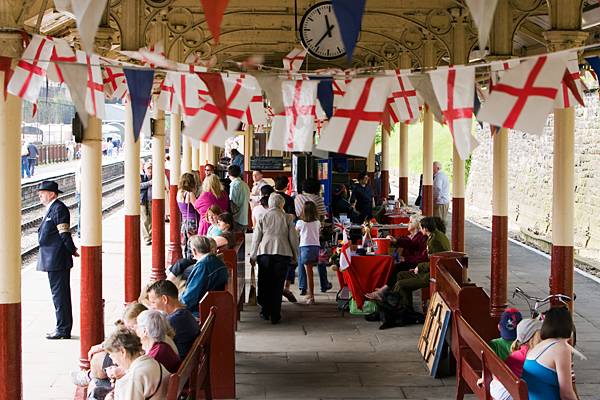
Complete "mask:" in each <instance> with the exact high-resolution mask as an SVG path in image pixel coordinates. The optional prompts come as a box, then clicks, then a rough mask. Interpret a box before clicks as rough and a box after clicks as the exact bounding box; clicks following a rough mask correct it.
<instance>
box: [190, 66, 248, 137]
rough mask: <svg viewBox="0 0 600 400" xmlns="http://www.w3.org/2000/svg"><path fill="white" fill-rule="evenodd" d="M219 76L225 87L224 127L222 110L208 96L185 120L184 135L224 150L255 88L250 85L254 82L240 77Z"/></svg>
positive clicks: (236, 75)
mask: <svg viewBox="0 0 600 400" xmlns="http://www.w3.org/2000/svg"><path fill="white" fill-rule="evenodd" d="M221 77H222V79H223V86H224V87H225V110H224V111H225V116H226V118H227V126H225V125H224V124H223V121H222V119H221V110H219V109H218V108H217V106H216V105H215V104H214V103H213V102H212V98H210V96H209V97H208V98H207V100H206V102H205V103H204V105H203V106H202V108H201V110H199V111H198V113H197V114H196V115H195V116H193V117H191V118H189V119H188V122H186V127H185V129H184V131H183V134H184V135H186V136H188V137H190V138H192V139H195V140H198V141H201V142H205V143H210V144H214V145H216V146H220V147H225V141H226V140H227V139H228V138H230V137H233V136H234V135H235V132H236V129H237V127H238V125H239V123H240V121H241V120H242V116H243V115H244V112H245V111H246V109H247V108H248V104H249V103H250V98H251V97H252V93H253V91H254V90H255V87H254V86H252V85H253V81H251V80H245V79H244V78H243V77H241V76H240V75H239V74H232V73H229V74H222V75H221ZM254 82H255V81H254Z"/></svg>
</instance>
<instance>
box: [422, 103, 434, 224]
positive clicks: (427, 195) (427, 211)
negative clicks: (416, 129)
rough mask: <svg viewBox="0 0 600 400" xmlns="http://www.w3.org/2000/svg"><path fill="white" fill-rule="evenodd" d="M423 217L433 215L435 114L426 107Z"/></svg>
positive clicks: (424, 117) (424, 123)
mask: <svg viewBox="0 0 600 400" xmlns="http://www.w3.org/2000/svg"><path fill="white" fill-rule="evenodd" d="M421 210H422V213H423V215H427V216H431V215H433V113H432V112H431V110H429V107H427V106H426V107H425V112H424V115H423V190H422V192H421Z"/></svg>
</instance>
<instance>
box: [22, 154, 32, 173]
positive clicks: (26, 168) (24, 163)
mask: <svg viewBox="0 0 600 400" xmlns="http://www.w3.org/2000/svg"><path fill="white" fill-rule="evenodd" d="M25 175H27V177H28V178H29V177H31V174H30V173H29V165H28V164H27V156H21V178H25Z"/></svg>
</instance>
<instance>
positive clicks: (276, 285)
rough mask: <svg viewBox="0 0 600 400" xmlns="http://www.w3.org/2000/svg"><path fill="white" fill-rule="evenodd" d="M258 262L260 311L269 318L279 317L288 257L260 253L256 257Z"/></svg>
mask: <svg viewBox="0 0 600 400" xmlns="http://www.w3.org/2000/svg"><path fill="white" fill-rule="evenodd" d="M256 261H257V263H258V296H257V300H258V304H260V305H261V307H262V313H263V314H264V315H265V316H267V317H270V318H271V320H279V319H280V318H281V296H282V295H283V284H284V283H285V278H286V276H287V274H288V268H289V264H290V257H288V256H281V255H278V254H274V255H266V254H263V255H260V256H258V257H257V258H256Z"/></svg>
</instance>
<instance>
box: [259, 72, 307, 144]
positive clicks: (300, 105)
mask: <svg viewBox="0 0 600 400" xmlns="http://www.w3.org/2000/svg"><path fill="white" fill-rule="evenodd" d="M318 85H319V82H318V81H315V80H296V81H284V82H283V83H282V85H281V87H282V91H283V104H284V105H285V111H284V115H285V129H283V130H280V129H273V131H272V132H271V134H270V136H269V148H270V149H272V150H281V151H311V150H312V146H313V136H314V120H315V116H316V101H317V86H318ZM276 128H278V126H277V127H276Z"/></svg>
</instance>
